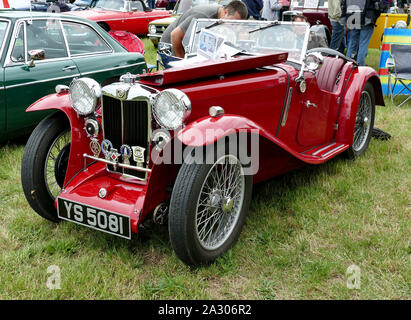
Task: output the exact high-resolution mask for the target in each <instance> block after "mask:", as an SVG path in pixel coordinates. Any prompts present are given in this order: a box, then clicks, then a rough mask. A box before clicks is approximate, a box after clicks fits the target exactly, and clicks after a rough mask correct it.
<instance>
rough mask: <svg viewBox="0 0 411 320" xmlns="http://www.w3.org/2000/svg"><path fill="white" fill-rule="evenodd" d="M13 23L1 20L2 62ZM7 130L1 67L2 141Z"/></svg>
mask: <svg viewBox="0 0 411 320" xmlns="http://www.w3.org/2000/svg"><path fill="white" fill-rule="evenodd" d="M10 25H11V22H10V21H9V20H4V19H1V20H0V61H3V59H2V57H3V56H4V55H5V54H4V51H6V50H7V49H6V48H5V47H6V39H7V37H8V33H9V29H10ZM5 130H6V106H5V87H4V68H3V67H2V66H1V67H0V141H1V140H2V139H3V136H4V134H5Z"/></svg>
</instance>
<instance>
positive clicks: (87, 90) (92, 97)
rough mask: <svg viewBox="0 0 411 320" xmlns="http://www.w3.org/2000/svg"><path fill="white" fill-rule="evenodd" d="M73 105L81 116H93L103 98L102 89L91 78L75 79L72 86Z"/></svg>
mask: <svg viewBox="0 0 411 320" xmlns="http://www.w3.org/2000/svg"><path fill="white" fill-rule="evenodd" d="M70 97H71V105H72V107H73V109H74V110H75V111H76V112H77V113H78V114H79V115H81V116H87V115H89V114H92V113H93V112H94V110H95V109H96V106H97V103H98V100H99V99H100V97H101V87H100V85H99V84H98V82H97V81H95V80H93V79H91V78H80V79H75V80H73V82H72V83H71V85H70Z"/></svg>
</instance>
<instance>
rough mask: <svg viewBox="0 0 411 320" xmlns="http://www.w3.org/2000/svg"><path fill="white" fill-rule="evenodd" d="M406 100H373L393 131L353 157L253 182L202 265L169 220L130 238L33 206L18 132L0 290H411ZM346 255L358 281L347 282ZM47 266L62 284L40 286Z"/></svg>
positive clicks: (387, 295)
mask: <svg viewBox="0 0 411 320" xmlns="http://www.w3.org/2000/svg"><path fill="white" fill-rule="evenodd" d="M144 43H145V45H146V50H147V55H148V61H149V62H150V63H154V61H155V54H154V53H153V48H152V45H151V43H150V42H149V41H148V40H147V39H145V40H144ZM368 62H369V63H370V64H371V65H373V66H374V67H375V66H376V65H377V64H378V51H375V50H374V51H371V52H370V55H369V60H368ZM386 101H387V102H388V99H386ZM410 107H411V103H409V104H408V105H405V106H403V107H402V108H397V107H395V106H392V105H391V104H389V103H387V106H386V107H381V106H378V107H377V112H376V120H375V126H377V127H379V128H382V129H384V130H386V131H388V132H389V133H390V134H391V135H392V139H391V140H390V141H378V140H375V139H373V140H372V141H371V143H370V147H369V149H368V150H367V152H366V153H365V154H364V155H363V156H362V157H360V158H359V159H357V160H356V161H347V160H344V159H342V158H340V157H338V158H336V159H334V160H332V161H330V162H328V163H326V164H324V165H320V166H308V167H305V168H303V169H301V170H298V171H295V172H292V173H289V174H287V175H284V176H281V177H277V178H275V179H272V180H270V181H268V182H266V183H263V184H259V185H256V186H254V195H253V200H252V203H251V208H250V212H249V215H248V218H247V221H246V225H245V226H244V229H243V232H242V234H241V237H240V239H239V242H238V243H237V244H236V245H235V246H234V248H233V249H232V250H230V251H229V252H228V253H227V254H226V255H224V256H223V257H222V258H220V259H219V260H218V261H216V262H215V263H214V264H212V265H210V266H208V267H202V268H199V269H190V268H188V267H187V266H185V265H184V264H183V263H181V262H180V261H179V260H178V259H177V258H176V257H175V255H174V254H173V252H172V249H171V246H170V243H169V239H168V233H167V228H166V227H162V226H154V227H152V228H151V229H150V230H147V231H146V232H145V233H144V234H143V235H142V237H139V238H136V239H133V240H132V241H127V240H122V239H119V238H116V237H114V236H110V235H107V234H104V233H100V232H98V231H94V230H92V229H88V228H85V227H81V226H78V225H75V224H73V223H60V224H58V225H56V224H52V223H50V222H48V221H46V220H44V219H42V218H40V217H39V216H38V215H37V214H36V213H35V212H34V211H33V210H32V209H31V208H30V206H29V204H28V203H27V201H26V199H25V197H24V195H23V191H22V187H21V183H20V162H21V158H22V155H23V150H24V144H16V143H9V144H7V145H3V146H0V162H1V166H0V299H410V298H411V291H410V284H411V272H410V263H411V242H410V240H411V238H410V234H411V233H410V231H411V223H410V221H411V211H410V208H411V196H410V190H411V179H410V178H411V174H410V172H411V112H410V109H411V108H410ZM351 265H356V266H358V267H359V270H360V288H358V289H349V288H348V287H347V280H348V279H349V275H348V274H347V273H346V272H347V268H348V267H350V266H351ZM50 266H58V268H59V270H60V274H61V284H60V289H57V290H50V289H48V287H47V281H48V278H49V277H50V276H52V275H53V274H52V273H48V272H47V271H48V268H49V267H50ZM49 271H50V270H49Z"/></svg>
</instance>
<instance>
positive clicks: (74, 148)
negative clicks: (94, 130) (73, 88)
mask: <svg viewBox="0 0 411 320" xmlns="http://www.w3.org/2000/svg"><path fill="white" fill-rule="evenodd" d="M43 110H58V111H60V112H63V113H64V114H65V115H66V116H67V118H68V120H69V122H70V127H71V146H70V157H69V162H68V166H67V172H66V178H65V180H64V186H65V185H66V184H67V183H68V182H69V181H70V180H71V179H72V178H73V177H74V176H75V175H76V174H77V173H78V172H79V171H80V170H82V169H83V167H84V160H83V154H84V153H87V152H89V151H90V149H89V145H88V143H85V141H88V139H86V136H85V131H84V130H81V128H83V127H84V120H83V118H82V117H80V116H78V114H77V113H76V112H75V111H74V109H73V108H72V107H71V102H70V95H69V94H68V93H59V94H57V93H55V94H50V95H48V96H45V97H43V98H41V99H40V100H38V101H36V102H34V103H33V104H32V105H31V106H30V107H28V108H27V110H26V112H33V111H43Z"/></svg>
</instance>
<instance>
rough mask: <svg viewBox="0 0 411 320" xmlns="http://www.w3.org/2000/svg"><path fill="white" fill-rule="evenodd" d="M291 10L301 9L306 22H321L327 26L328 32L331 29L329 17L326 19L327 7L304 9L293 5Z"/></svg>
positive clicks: (311, 23) (314, 23)
mask: <svg viewBox="0 0 411 320" xmlns="http://www.w3.org/2000/svg"><path fill="white" fill-rule="evenodd" d="M293 10H296V11H301V12H302V13H303V15H304V16H306V17H307V20H308V23H309V24H310V25H312V26H313V25H316V24H323V25H326V26H327V27H328V29H329V30H330V32H331V31H332V26H331V22H330V19H328V9H326V8H318V9H304V8H299V7H295V8H294V9H293Z"/></svg>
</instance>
